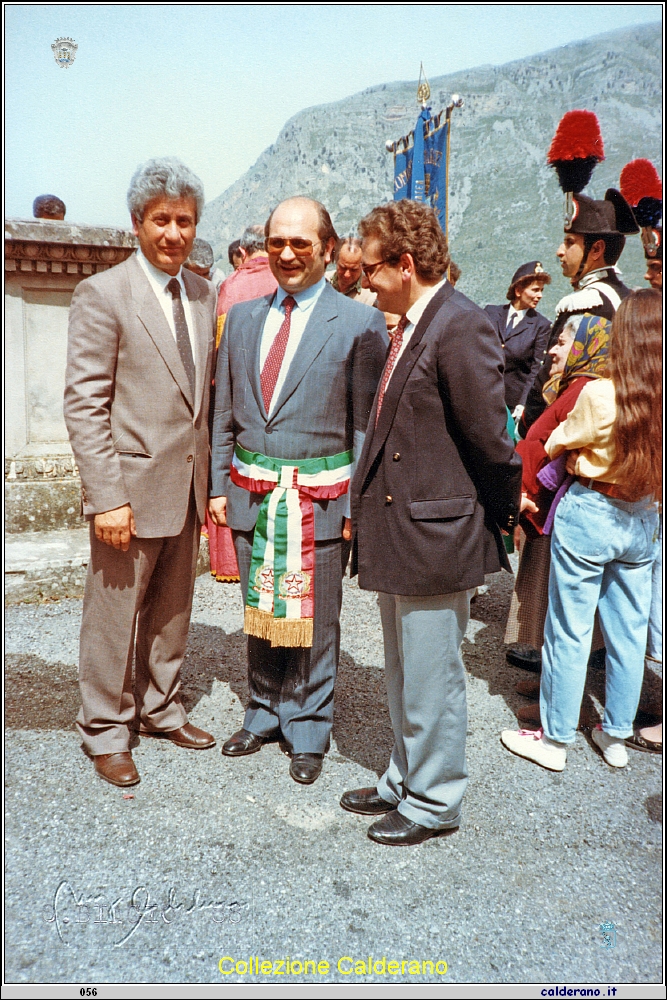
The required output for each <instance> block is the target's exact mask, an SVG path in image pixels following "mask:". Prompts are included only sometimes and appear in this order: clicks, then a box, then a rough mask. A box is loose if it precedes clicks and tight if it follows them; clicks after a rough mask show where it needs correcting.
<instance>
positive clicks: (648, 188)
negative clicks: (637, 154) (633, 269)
mask: <svg viewBox="0 0 667 1000" xmlns="http://www.w3.org/2000/svg"><path fill="white" fill-rule="evenodd" d="M621 194H622V195H623V197H624V198H625V200H626V201H627V202H628V203H629V204H630V205H631V206H632V209H633V211H634V214H635V219H636V220H637V222H638V223H639V225H640V226H641V228H642V243H643V244H644V256H645V257H646V259H647V260H651V259H654V258H658V259H660V260H662V226H661V225H660V222H661V219H662V181H661V180H660V177H659V176H658V171H657V170H656V169H655V167H654V166H653V164H652V163H651V161H650V160H631V161H630V163H626V165H625V166H624V167H623V169H622V170H621Z"/></svg>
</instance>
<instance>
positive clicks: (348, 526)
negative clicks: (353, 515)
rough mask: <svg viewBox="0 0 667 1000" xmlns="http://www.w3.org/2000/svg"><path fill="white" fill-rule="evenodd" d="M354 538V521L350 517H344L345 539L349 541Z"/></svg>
mask: <svg viewBox="0 0 667 1000" xmlns="http://www.w3.org/2000/svg"><path fill="white" fill-rule="evenodd" d="M351 538H352V521H351V520H350V518H349V517H344V518H343V541H344V542H349V541H350V539H351Z"/></svg>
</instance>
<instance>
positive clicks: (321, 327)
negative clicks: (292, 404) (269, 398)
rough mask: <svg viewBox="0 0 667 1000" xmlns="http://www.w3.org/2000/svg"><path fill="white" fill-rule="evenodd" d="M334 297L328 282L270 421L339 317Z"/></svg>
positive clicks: (317, 303)
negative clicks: (332, 323)
mask: <svg viewBox="0 0 667 1000" xmlns="http://www.w3.org/2000/svg"><path fill="white" fill-rule="evenodd" d="M337 296H338V292H336V291H334V289H333V288H331V286H330V285H329V283H328V282H327V284H326V285H325V286H324V288H323V290H322V293H321V295H320V297H319V299H318V300H317V302H316V303H315V305H314V306H313V311H312V312H311V314H310V317H309V319H308V322H307V324H306V329H305V330H304V331H303V335H302V337H301V340H300V342H299V346H298V348H297V351H296V353H295V355H294V358H293V359H292V364H291V365H290V366H289V369H288V372H287V376H286V378H285V381H284V383H283V387H282V389H281V391H280V395H279V396H278V400H277V402H276V404H275V406H274V407H273V412H272V413H271V417H270V420H273V419H274V417H275V416H276V414H277V413H279V412H280V410H281V409H282V407H283V406H284V405H285V403H286V402H287V400H288V399H289V398H290V396H291V395H292V393H293V392H294V391H295V389H296V388H297V387H298V385H299V383H300V382H301V380H302V379H303V377H304V375H305V374H306V372H307V371H308V369H309V368H310V366H311V365H312V364H313V362H314V361H315V359H316V357H317V356H318V354H319V353H320V351H321V350H322V348H323V347H324V345H325V344H326V342H327V340H328V339H329V337H330V336H331V335H332V333H333V332H334V327H333V326H332V325H330V324H331V321H332V320H334V319H336V317H337V316H338V308H337V305H336V299H337ZM260 398H261V395H260Z"/></svg>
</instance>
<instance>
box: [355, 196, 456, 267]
mask: <svg viewBox="0 0 667 1000" xmlns="http://www.w3.org/2000/svg"><path fill="white" fill-rule="evenodd" d="M359 232H360V233H361V235H362V237H363V239H368V238H369V237H370V238H371V239H377V240H378V241H379V243H380V252H381V254H382V257H383V260H385V261H386V262H387V263H388V264H398V262H399V260H400V259H401V255H402V254H404V253H408V254H410V256H411V257H412V259H413V261H414V263H415V270H416V272H417V274H418V275H419V277H420V278H421V279H422V281H432V282H436V281H440V279H441V278H442V277H443V275H444V274H445V272H446V271H447V268H448V267H449V249H448V247H447V240H446V239H445V234H444V233H443V231H442V229H441V228H440V223H439V222H438V217H437V215H436V214H435V212H434V211H433V209H432V208H431V207H430V206H429V205H424V204H423V202H421V201H410V200H409V199H408V198H403V199H402V200H401V201H390V202H387V204H386V205H378V206H377V208H374V209H373V211H372V212H369V214H368V215H366V216H365V217H364V218H363V219H362V220H361V222H360V223H359Z"/></svg>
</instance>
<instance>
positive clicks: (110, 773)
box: [93, 750, 141, 788]
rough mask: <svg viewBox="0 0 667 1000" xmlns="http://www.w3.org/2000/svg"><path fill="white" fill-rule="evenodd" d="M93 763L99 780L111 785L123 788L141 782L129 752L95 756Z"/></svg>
mask: <svg viewBox="0 0 667 1000" xmlns="http://www.w3.org/2000/svg"><path fill="white" fill-rule="evenodd" d="M93 761H94V764H95V770H96V771H97V773H98V774H99V776H100V778H104V780H105V781H109V782H111V784H112V785H119V786H120V787H121V788H124V787H125V786H126V785H138V784H139V782H140V781H141V778H140V777H139V773H138V771H137V769H136V767H135V766H134V761H133V760H132V754H131V753H130V751H129V750H127V751H124V752H123V753H101V754H97V756H96V757H93Z"/></svg>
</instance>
